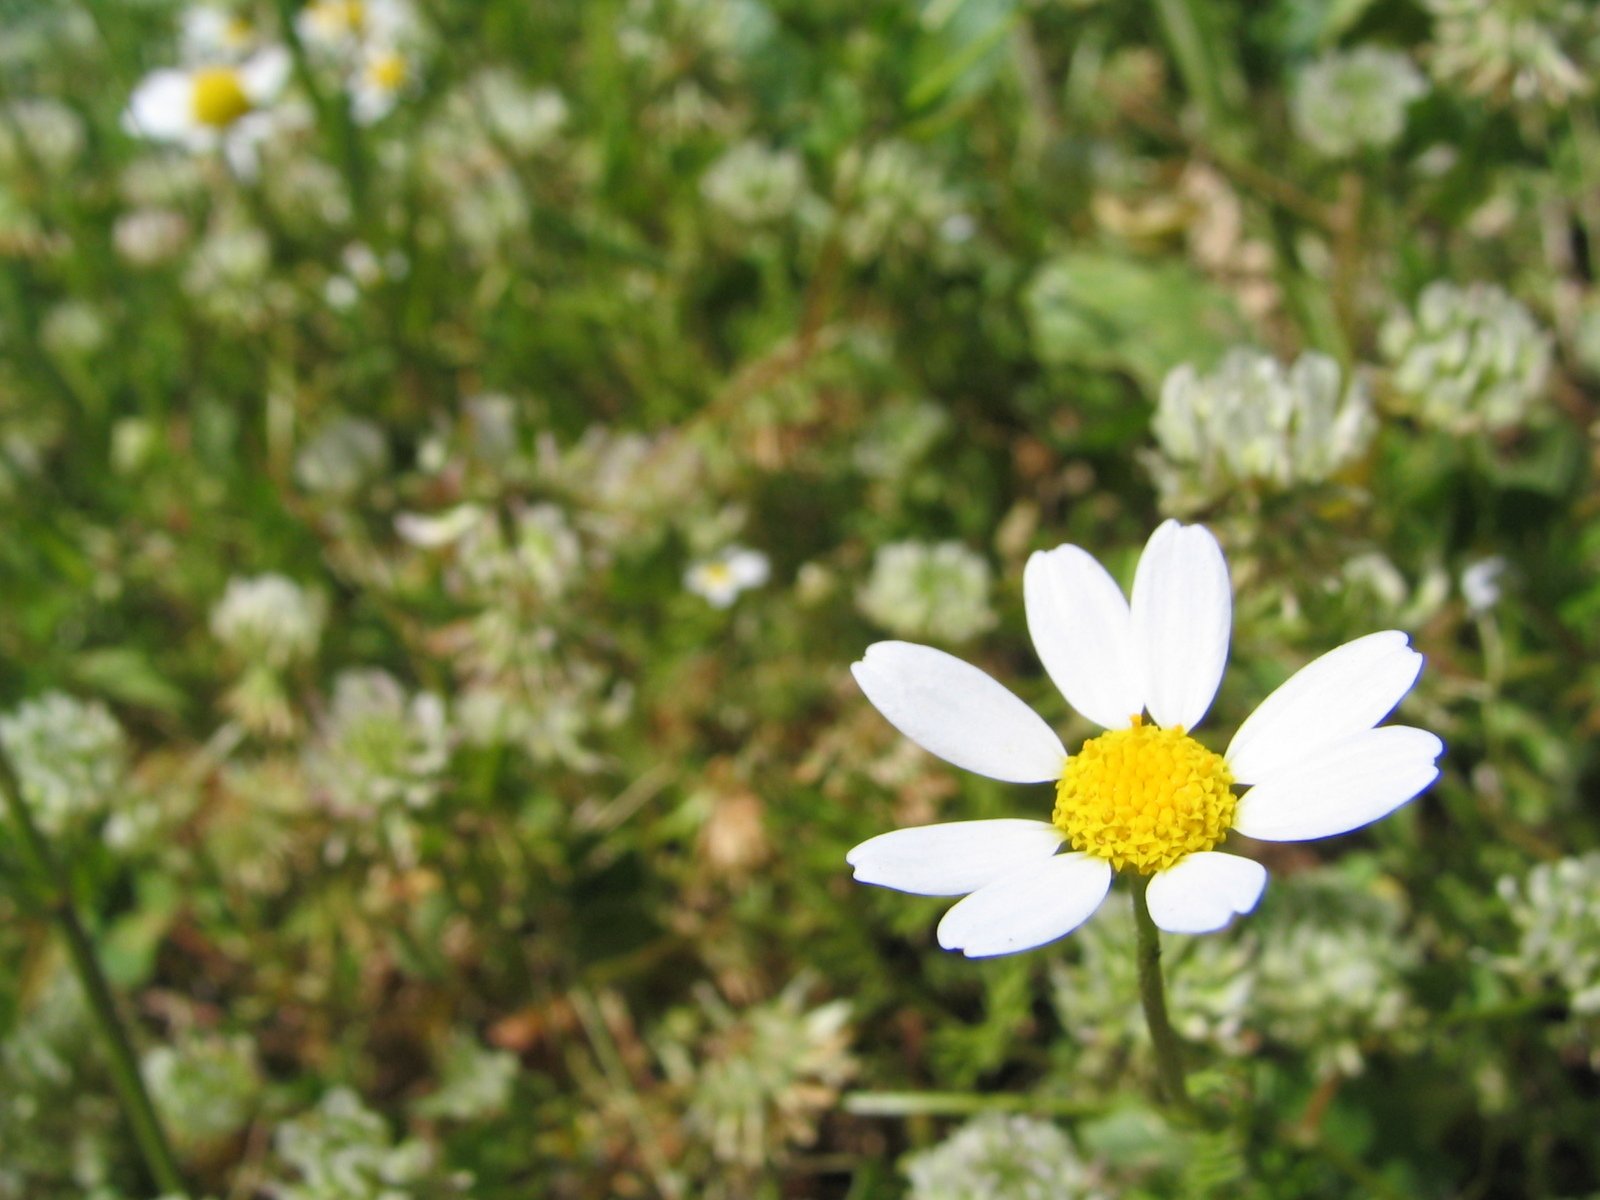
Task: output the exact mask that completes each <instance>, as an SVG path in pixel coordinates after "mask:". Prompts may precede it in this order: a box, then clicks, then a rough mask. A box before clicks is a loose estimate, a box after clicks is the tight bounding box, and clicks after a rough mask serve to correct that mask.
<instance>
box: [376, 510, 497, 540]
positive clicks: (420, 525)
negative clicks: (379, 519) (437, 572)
mask: <svg viewBox="0 0 1600 1200" xmlns="http://www.w3.org/2000/svg"><path fill="white" fill-rule="evenodd" d="M488 515H489V514H488V512H487V510H485V509H484V507H483V505H481V504H472V503H467V504H458V505H456V506H455V507H454V508H447V509H445V510H444V511H443V512H441V513H434V514H433V515H431V516H424V515H422V514H421V513H401V514H400V515H399V516H397V517H395V519H394V529H395V532H396V533H398V534H399V535H400V537H401V538H402V539H404V540H405V541H407V542H410V543H411V544H412V545H413V546H420V547H422V549H424V550H437V549H438V548H439V547H441V546H449V545H453V544H454V543H456V542H458V541H460V540H461V539H462V538H463V537H465V536H466V535H467V533H468V532H469V531H471V530H472V529H473V528H474V527H475V526H477V525H478V524H479V523H481V522H482V521H483V520H484V518H485V517H487V516H488Z"/></svg>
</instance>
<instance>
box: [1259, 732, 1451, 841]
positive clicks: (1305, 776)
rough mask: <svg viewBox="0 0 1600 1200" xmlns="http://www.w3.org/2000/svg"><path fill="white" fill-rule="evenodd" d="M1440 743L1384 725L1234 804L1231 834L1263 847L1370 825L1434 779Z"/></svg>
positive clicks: (1304, 761)
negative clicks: (1263, 843) (1260, 841)
mask: <svg viewBox="0 0 1600 1200" xmlns="http://www.w3.org/2000/svg"><path fill="white" fill-rule="evenodd" d="M1443 753H1444V743H1443V742H1441V741H1440V740H1439V739H1438V738H1436V737H1435V736H1434V735H1433V734H1431V733H1429V732H1428V731H1427V730H1426V729H1413V728H1411V727H1410V726H1407V725H1385V726H1384V727H1383V728H1382V729H1368V730H1365V731H1364V732H1361V733H1356V734H1352V735H1351V736H1350V737H1347V738H1345V739H1344V741H1342V742H1336V743H1335V744H1333V745H1332V746H1324V747H1322V748H1321V749H1320V750H1317V751H1316V752H1315V753H1313V754H1309V755H1307V756H1305V757H1304V758H1301V759H1300V760H1298V761H1297V762H1295V763H1294V764H1293V765H1292V766H1286V767H1283V768H1282V769H1280V770H1278V771H1276V772H1274V773H1273V774H1271V775H1269V776H1268V777H1267V778H1266V779H1263V780H1262V781H1261V782H1260V783H1258V784H1256V786H1255V787H1253V788H1251V789H1250V790H1249V791H1248V792H1246V793H1245V794H1244V795H1242V796H1240V797H1239V810H1238V812H1237V813H1236V814H1235V817H1234V822H1233V827H1234V828H1235V829H1237V830H1238V831H1239V832H1240V833H1242V834H1244V835H1245V836H1246V837H1253V838H1261V839H1263V840H1265V841H1269V842H1304V841H1308V840H1310V839H1311V838H1321V837H1332V836H1333V835H1334V834H1336V833H1346V832H1348V831H1349V830H1352V829H1359V828H1360V827H1361V826H1363V825H1366V824H1369V823H1371V822H1373V821H1376V820H1377V819H1378V818H1379V817H1383V816H1387V815H1388V814H1389V813H1391V812H1393V811H1394V810H1395V809H1397V808H1399V807H1400V806H1401V805H1402V804H1404V803H1405V802H1406V801H1407V800H1409V799H1411V797H1413V796H1415V795H1416V794H1417V793H1418V792H1420V791H1421V790H1422V789H1423V788H1425V787H1427V786H1428V785H1429V784H1430V783H1432V782H1433V781H1434V780H1435V779H1437V778H1438V777H1439V768H1438V767H1436V766H1434V765H1433V760H1434V759H1436V758H1438V757H1439V755H1441V754H1443Z"/></svg>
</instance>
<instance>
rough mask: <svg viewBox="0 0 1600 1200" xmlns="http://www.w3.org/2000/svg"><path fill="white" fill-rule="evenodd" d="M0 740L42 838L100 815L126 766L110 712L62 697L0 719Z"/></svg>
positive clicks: (48, 697)
mask: <svg viewBox="0 0 1600 1200" xmlns="http://www.w3.org/2000/svg"><path fill="white" fill-rule="evenodd" d="M0 740H3V742H4V745H5V750H6V753H7V754H8V755H10V757H11V761H12V763H13V764H15V766H16V770H17V778H18V780H19V781H20V783H21V784H22V795H23V799H25V800H26V801H27V802H28V807H29V808H30V809H31V810H32V812H33V817H34V820H36V821H37V822H38V823H39V826H40V828H41V829H43V830H44V831H45V832H46V833H48V834H60V833H63V832H65V831H66V830H67V829H69V828H70V827H71V826H72V825H73V824H74V823H75V822H76V821H78V820H80V819H81V818H84V817H87V816H92V815H94V814H96V813H99V812H103V811H104V810H105V809H106V807H107V805H108V804H109V803H110V801H111V800H112V799H113V793H114V792H115V791H116V789H117V787H118V786H119V785H120V784H121V783H122V779H123V772H124V771H125V769H126V766H127V758H128V746H127V739H126V737H125V736H124V734H123V732H122V727H121V726H120V725H118V724H117V719H116V718H115V717H114V716H112V715H111V710H110V709H108V708H107V707H106V706H105V705H104V704H101V703H100V702H99V701H98V700H79V699H77V698H76V697H74V696H69V695H67V694H66V693H64V692H46V693H45V694H44V695H43V696H40V697H39V698H38V699H36V700H26V701H24V702H23V703H21V704H19V705H18V706H17V707H16V708H14V709H12V710H11V711H10V712H7V713H4V714H0Z"/></svg>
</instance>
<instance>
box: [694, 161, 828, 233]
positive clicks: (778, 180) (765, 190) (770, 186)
mask: <svg viewBox="0 0 1600 1200" xmlns="http://www.w3.org/2000/svg"><path fill="white" fill-rule="evenodd" d="M805 186H806V173H805V164H804V163H803V162H802V161H801V158H800V155H799V154H797V153H796V152H795V151H793V150H773V149H770V148H769V147H767V146H764V145H762V144H761V143H760V142H740V143H739V144H738V145H736V146H733V147H732V148H730V149H729V150H727V151H726V152H725V153H724V154H723V155H722V157H721V158H719V159H717V161H716V162H714V163H712V164H711V167H710V169H709V170H707V171H706V173H705V174H704V175H703V176H701V178H700V194H701V195H702V196H704V197H705V199H706V203H708V204H709V205H711V207H712V208H714V209H715V210H716V211H717V212H718V213H719V214H720V215H722V216H724V217H727V218H728V219H729V220H731V221H734V222H735V223H737V224H740V225H759V224H762V223H765V222H769V221H777V220H780V219H781V218H783V217H786V216H788V215H790V214H791V213H792V212H793V211H794V207H795V204H796V202H797V201H798V200H799V199H800V196H801V194H802V193H803V192H804V191H805Z"/></svg>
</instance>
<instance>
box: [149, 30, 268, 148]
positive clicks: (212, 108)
mask: <svg viewBox="0 0 1600 1200" xmlns="http://www.w3.org/2000/svg"><path fill="white" fill-rule="evenodd" d="M288 77H289V55H288V52H287V51H285V50H284V49H283V48H282V47H281V46H270V47H268V48H266V49H264V50H260V51H258V52H257V53H255V54H253V55H251V56H250V57H249V58H248V59H246V60H245V61H243V62H241V63H239V64H237V65H231V64H215V63H214V64H211V65H209V66H196V67H163V68H161V69H160V70H156V71H152V72H150V74H148V75H146V76H145V77H144V79H142V80H141V81H140V82H139V86H138V87H136V88H134V90H133V95H132V96H130V97H129V98H128V107H127V110H126V111H125V112H124V113H123V115H122V124H123V128H125V129H127V130H128V132H129V133H133V134H137V135H139V136H140V137H147V138H151V139H153V140H155V141H161V142H177V143H179V144H180V145H183V146H186V147H188V148H189V149H191V150H197V151H210V150H215V149H218V148H220V149H221V150H222V152H223V153H224V154H225V155H227V157H228V161H229V162H230V163H231V164H232V165H233V167H234V168H235V169H236V170H239V171H241V172H243V173H246V174H248V173H250V172H252V171H253V170H254V169H255V165H256V158H255V150H256V147H257V145H259V143H260V142H261V140H262V139H263V138H265V137H266V136H267V135H268V134H269V133H270V132H271V129H272V119H271V115H270V113H269V112H268V111H267V106H268V105H269V104H270V103H271V102H272V101H273V100H274V99H275V98H276V97H277V95H278V93H279V92H280V91H281V90H282V89H283V85H284V83H285V82H286V81H287V79H288Z"/></svg>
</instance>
